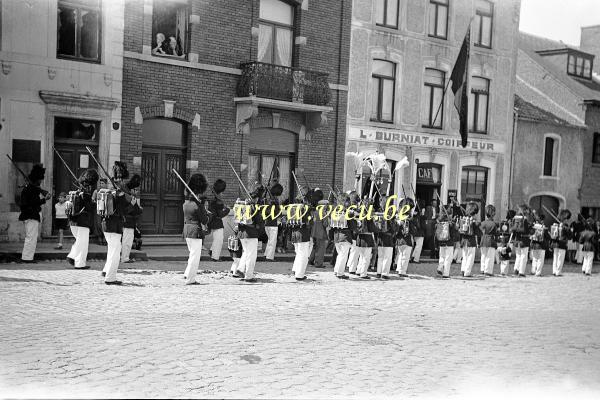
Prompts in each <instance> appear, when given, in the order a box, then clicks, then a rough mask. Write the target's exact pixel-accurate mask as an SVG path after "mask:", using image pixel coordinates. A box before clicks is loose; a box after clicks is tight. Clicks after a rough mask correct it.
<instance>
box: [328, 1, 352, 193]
mask: <svg viewBox="0 0 600 400" xmlns="http://www.w3.org/2000/svg"><path fill="white" fill-rule="evenodd" d="M345 5H346V0H341V9H340V10H341V12H340V42H339V46H338V79H337V82H338V85H339V84H340V82H341V80H340V74H341V72H342V41H343V40H344V8H345ZM336 98H337V100H336V101H337V107H336V117H335V133H334V136H333V176H332V178H331V186H332V187H334V188H335V178H336V164H337V144H338V133H339V132H338V131H339V121H340V90H339V88H338V90H337V96H336ZM347 101H348V95H347V94H346V102H347ZM346 122H347V121H346ZM344 129H346V126H345V125H344ZM343 184H344V183H343V182H342V187H343ZM342 190H343V189H342Z"/></svg>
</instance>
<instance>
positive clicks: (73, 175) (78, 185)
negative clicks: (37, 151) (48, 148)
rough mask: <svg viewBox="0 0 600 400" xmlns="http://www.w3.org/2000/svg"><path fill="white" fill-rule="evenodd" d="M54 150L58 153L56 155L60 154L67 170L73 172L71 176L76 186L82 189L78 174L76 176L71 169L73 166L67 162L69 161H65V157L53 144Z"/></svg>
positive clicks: (59, 156)
mask: <svg viewBox="0 0 600 400" xmlns="http://www.w3.org/2000/svg"><path fill="white" fill-rule="evenodd" d="M52 150H54V152H55V153H56V155H57V156H58V158H60V161H62V163H63V165H64V166H65V168H66V169H67V171H69V174H71V177H72V178H73V181H74V183H75V186H76V187H77V188H78V189H81V185H80V184H79V180H78V179H77V176H75V174H74V173H73V171H72V170H71V168H69V165H68V164H67V162H66V161H65V159H64V158H62V156H61V155H60V153H59V152H58V150H56V148H55V147H54V146H52Z"/></svg>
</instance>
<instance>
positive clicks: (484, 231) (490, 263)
mask: <svg viewBox="0 0 600 400" xmlns="http://www.w3.org/2000/svg"><path fill="white" fill-rule="evenodd" d="M495 215H496V207H494V206H493V205H491V204H488V205H487V206H486V207H485V217H486V218H485V221H483V222H482V223H481V225H480V226H479V229H480V230H481V261H480V262H481V270H482V272H483V274H484V275H485V276H494V261H495V259H496V246H497V243H496V233H497V229H498V225H497V224H496V223H495V222H494V216H495Z"/></svg>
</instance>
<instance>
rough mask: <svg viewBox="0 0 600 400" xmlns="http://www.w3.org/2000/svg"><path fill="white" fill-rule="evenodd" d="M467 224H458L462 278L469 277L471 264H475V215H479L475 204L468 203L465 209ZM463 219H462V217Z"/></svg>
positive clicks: (477, 224) (477, 223)
mask: <svg viewBox="0 0 600 400" xmlns="http://www.w3.org/2000/svg"><path fill="white" fill-rule="evenodd" d="M465 211H466V218H469V219H468V220H467V222H465V221H463V220H461V221H460V223H459V227H460V228H459V230H460V244H461V247H462V263H461V265H460V270H461V271H462V274H463V276H465V277H470V276H473V275H471V270H472V269H473V264H474V263H475V250H476V249H477V228H478V227H479V222H477V221H476V220H475V215H476V214H477V213H479V206H478V205H477V203H475V202H470V203H468V204H467V207H466V210H465ZM463 218H464V217H463Z"/></svg>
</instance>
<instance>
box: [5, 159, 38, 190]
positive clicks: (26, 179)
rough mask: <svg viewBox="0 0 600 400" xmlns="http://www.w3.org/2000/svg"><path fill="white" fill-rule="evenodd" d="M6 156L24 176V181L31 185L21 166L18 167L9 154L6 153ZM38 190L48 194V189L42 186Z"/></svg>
mask: <svg viewBox="0 0 600 400" xmlns="http://www.w3.org/2000/svg"><path fill="white" fill-rule="evenodd" d="M6 157H8V159H9V160H10V162H11V163H12V165H14V166H15V168H16V169H17V171H19V172H20V173H21V175H23V178H25V181H26V182H27V183H28V184H29V185H33V182H31V179H29V177H28V176H27V175H26V174H25V172H23V170H22V169H21V168H19V166H18V165H17V163H16V162H14V160H13V159H12V158H10V156H9V155H8V154H7V155H6ZM40 191H41V192H42V195H44V196H47V195H48V191H47V190H44V189H42V188H40Z"/></svg>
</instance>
